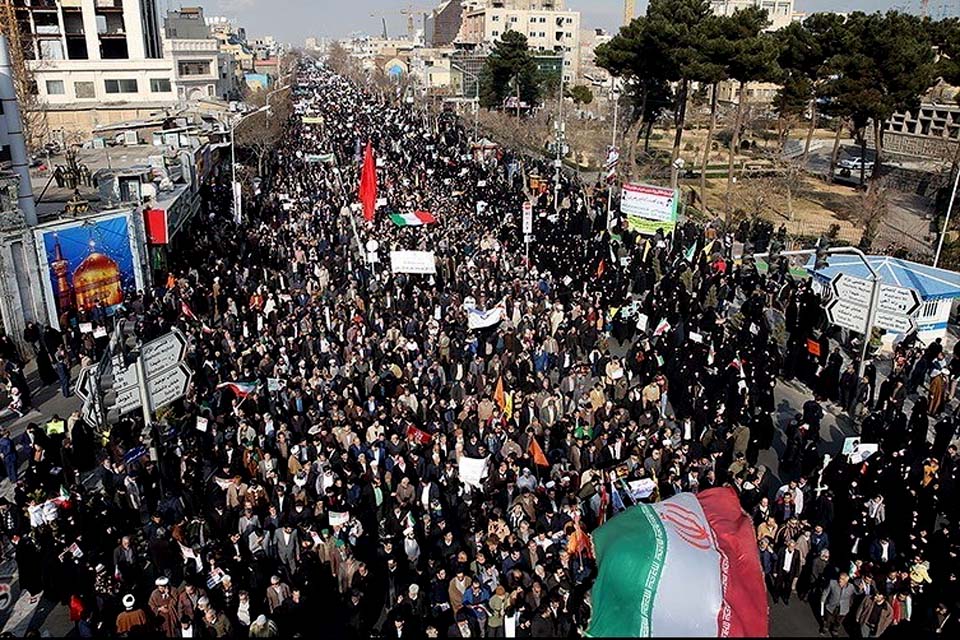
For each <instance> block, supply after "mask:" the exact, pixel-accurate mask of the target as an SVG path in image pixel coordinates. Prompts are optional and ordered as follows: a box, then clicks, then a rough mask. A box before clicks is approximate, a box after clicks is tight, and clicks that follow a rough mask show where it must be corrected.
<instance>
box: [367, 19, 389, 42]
mask: <svg viewBox="0 0 960 640" xmlns="http://www.w3.org/2000/svg"><path fill="white" fill-rule="evenodd" d="M370 17H371V18H380V22H382V23H383V39H384V40H389V39H390V37H389V36H388V35H387V16H385V15H382V14H379V13H371V14H370Z"/></svg>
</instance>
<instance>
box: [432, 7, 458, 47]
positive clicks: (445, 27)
mask: <svg viewBox="0 0 960 640" xmlns="http://www.w3.org/2000/svg"><path fill="white" fill-rule="evenodd" d="M462 24H463V2H462V1H461V0H444V2H442V3H441V4H440V6H439V7H437V8H436V9H434V10H433V11H432V12H431V13H429V14H427V16H426V19H425V21H424V29H423V37H424V41H425V42H426V45H427V46H428V47H447V46H450V45H452V44H453V43H454V41H455V40H456V39H457V34H458V33H460V25H462Z"/></svg>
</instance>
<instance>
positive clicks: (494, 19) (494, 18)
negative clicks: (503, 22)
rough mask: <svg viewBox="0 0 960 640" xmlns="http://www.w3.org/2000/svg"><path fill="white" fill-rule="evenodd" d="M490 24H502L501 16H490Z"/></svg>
mask: <svg viewBox="0 0 960 640" xmlns="http://www.w3.org/2000/svg"><path fill="white" fill-rule="evenodd" d="M490 22H500V16H490Z"/></svg>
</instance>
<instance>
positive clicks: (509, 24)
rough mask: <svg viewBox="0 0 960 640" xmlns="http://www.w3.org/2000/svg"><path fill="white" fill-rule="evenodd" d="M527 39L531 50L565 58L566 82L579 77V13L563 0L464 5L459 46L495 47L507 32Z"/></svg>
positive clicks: (483, 0)
mask: <svg viewBox="0 0 960 640" xmlns="http://www.w3.org/2000/svg"><path fill="white" fill-rule="evenodd" d="M511 30H512V31H518V32H520V33H522V34H523V35H525V36H526V37H527V42H528V44H529V46H530V48H531V49H532V50H534V51H539V52H542V53H552V54H557V55H560V56H562V57H563V70H564V81H566V82H571V83H572V82H574V81H575V80H576V78H577V77H578V76H579V74H580V12H579V11H567V10H566V9H565V6H564V1H563V0H476V1H475V2H472V3H468V4H465V5H464V11H463V18H462V24H461V26H460V33H459V34H458V36H457V44H460V45H472V46H474V47H481V46H493V44H494V43H496V42H497V41H498V40H499V39H500V38H501V36H503V34H505V33H506V32H508V31H511Z"/></svg>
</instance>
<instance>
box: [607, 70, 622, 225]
mask: <svg viewBox="0 0 960 640" xmlns="http://www.w3.org/2000/svg"><path fill="white" fill-rule="evenodd" d="M612 82H613V87H612V90H611V96H612V98H613V139H612V140H611V141H610V149H611V151H612V152H613V153H616V152H617V117H618V116H619V115H620V92H619V91H618V90H617V84H616V78H614V79H613V80H612ZM618 162H619V158H618ZM614 171H616V167H614ZM615 178H616V173H614V180H609V179H608V180H607V229H609V228H610V223H611V221H612V220H613V184H614V183H615V182H616V179H615Z"/></svg>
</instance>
